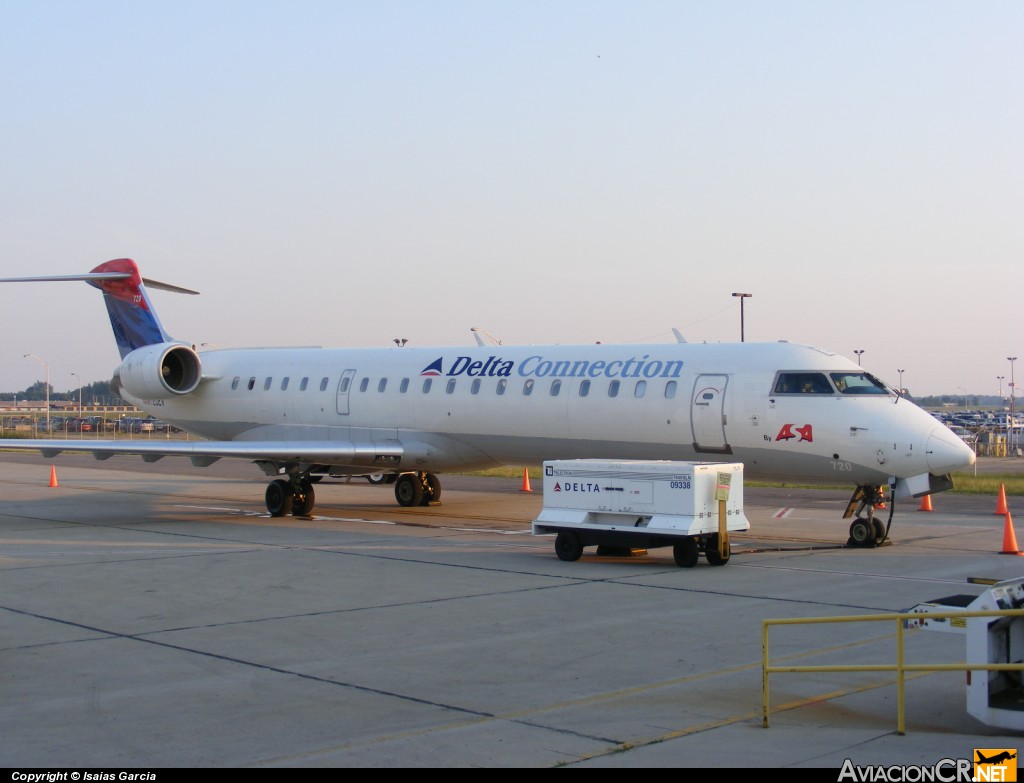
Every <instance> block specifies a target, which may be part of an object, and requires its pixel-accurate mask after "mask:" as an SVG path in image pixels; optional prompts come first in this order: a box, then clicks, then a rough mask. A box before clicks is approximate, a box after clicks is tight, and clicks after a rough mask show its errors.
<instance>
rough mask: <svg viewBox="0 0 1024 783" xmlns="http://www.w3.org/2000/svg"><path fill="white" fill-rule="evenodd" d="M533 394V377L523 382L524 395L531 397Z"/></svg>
mask: <svg viewBox="0 0 1024 783" xmlns="http://www.w3.org/2000/svg"><path fill="white" fill-rule="evenodd" d="M531 394H533V378H527V379H526V382H525V383H524V384H523V396H524V397H529V396H530V395H531Z"/></svg>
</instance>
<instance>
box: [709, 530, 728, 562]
mask: <svg viewBox="0 0 1024 783" xmlns="http://www.w3.org/2000/svg"><path fill="white" fill-rule="evenodd" d="M731 556H732V550H731V548H730V546H729V544H728V542H726V545H725V552H724V554H721V555H720V554H718V533H712V534H711V535H710V536H708V540H707V542H706V543H705V544H704V557H706V558H707V559H708V563H710V564H711V565H713V566H723V565H725V564H726V563H728V562H729V558H730V557H731Z"/></svg>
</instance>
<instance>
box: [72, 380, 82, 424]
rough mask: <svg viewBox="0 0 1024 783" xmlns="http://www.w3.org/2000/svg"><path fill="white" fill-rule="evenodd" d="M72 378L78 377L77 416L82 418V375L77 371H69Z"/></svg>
mask: <svg viewBox="0 0 1024 783" xmlns="http://www.w3.org/2000/svg"><path fill="white" fill-rule="evenodd" d="M71 376H72V377H73V378H78V418H82V376H81V375H79V374H78V373H77V372H73V373H71Z"/></svg>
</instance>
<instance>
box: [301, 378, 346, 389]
mask: <svg viewBox="0 0 1024 783" xmlns="http://www.w3.org/2000/svg"><path fill="white" fill-rule="evenodd" d="M307 386H309V378H303V379H302V380H301V381H299V391H306V387H307ZM342 391H344V389H342Z"/></svg>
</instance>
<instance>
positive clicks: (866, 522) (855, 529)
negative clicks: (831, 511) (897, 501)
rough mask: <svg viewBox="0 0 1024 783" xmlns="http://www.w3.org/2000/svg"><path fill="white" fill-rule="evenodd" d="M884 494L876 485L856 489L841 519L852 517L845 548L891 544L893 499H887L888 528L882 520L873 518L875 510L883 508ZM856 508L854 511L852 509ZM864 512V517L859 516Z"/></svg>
mask: <svg viewBox="0 0 1024 783" xmlns="http://www.w3.org/2000/svg"><path fill="white" fill-rule="evenodd" d="M885 502H886V501H885V494H884V493H883V491H882V488H881V487H880V486H877V485H866V486H860V487H857V489H856V490H855V491H854V493H853V497H852V498H850V502H849V504H847V506H846V513H845V514H843V519H849V518H850V517H851V516H852V517H854V520H853V522H851V523H850V538H849V540H848V541H847V542H846V545H847V546H855V547H876V546H882V545H883V544H888V543H891V542H890V541H889V528H891V527H892V514H893V511H894V505H893V503H894V499H893V498H892V497H890V498H889V526H888V527H887V526H886V525H885V524H884V523H883V522H882V520H880V519H877V518H876V517H875V510H876V509H882V508H885ZM855 508H856V511H854V509H855ZM865 512H866V516H865V517H862V516H861V514H863V513H865Z"/></svg>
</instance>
